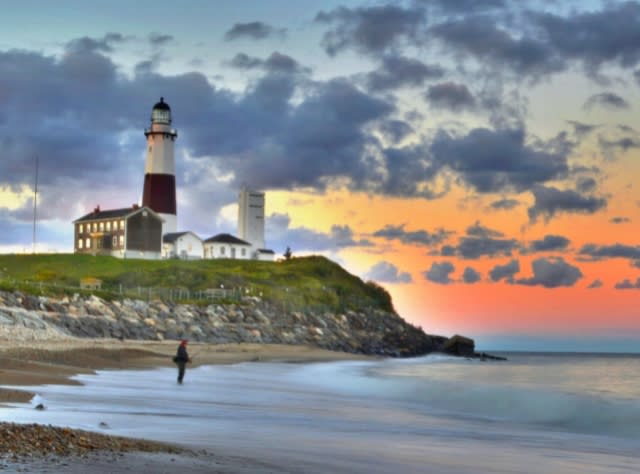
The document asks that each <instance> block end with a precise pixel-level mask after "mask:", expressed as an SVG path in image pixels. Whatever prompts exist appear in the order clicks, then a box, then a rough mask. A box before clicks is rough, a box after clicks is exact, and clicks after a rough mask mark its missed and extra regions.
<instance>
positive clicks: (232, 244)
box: [204, 234, 251, 260]
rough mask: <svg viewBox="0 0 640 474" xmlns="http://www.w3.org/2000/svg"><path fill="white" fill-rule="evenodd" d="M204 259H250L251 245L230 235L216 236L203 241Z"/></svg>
mask: <svg viewBox="0 0 640 474" xmlns="http://www.w3.org/2000/svg"><path fill="white" fill-rule="evenodd" d="M204 258H205V259H214V258H232V259H240V260H248V259H250V258H251V244H250V243H249V242H246V241H244V240H242V239H239V238H238V237H234V236H233V235H231V234H217V235H214V236H213V237H209V238H208V239H206V240H205V241H204Z"/></svg>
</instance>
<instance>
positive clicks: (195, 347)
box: [0, 338, 367, 474]
mask: <svg viewBox="0 0 640 474" xmlns="http://www.w3.org/2000/svg"><path fill="white" fill-rule="evenodd" d="M177 345H178V341H161V342H159V341H130V340H122V341H121V340H116V339H78V338H69V339H65V340H31V341H29V340H10V339H4V340H1V341H0V367H2V369H0V384H2V385H14V386H15V385H17V386H20V385H31V386H32V385H42V384H77V383H78V382H76V381H74V380H71V379H70V377H71V376H73V375H75V374H81V373H92V372H93V371H95V370H100V369H143V368H154V367H173V366H174V364H173V362H172V361H171V358H172V357H173V355H174V354H175V351H176V348H177ZM188 349H189V353H190V355H191V357H192V359H193V361H192V364H190V366H191V367H196V366H199V365H212V364H232V363H238V362H248V361H254V362H257V361H281V362H292V363H298V362H300V363H301V362H314V361H334V360H346V359H364V358H367V357H366V356H359V355H354V354H347V353H342V352H332V351H326V350H322V349H317V348H313V347H308V346H289V345H268V344H205V343H190V344H189V346H188ZM187 370H188V369H187ZM32 397H33V394H32V393H29V392H28V391H22V390H19V389H4V388H0V405H2V404H5V407H6V403H10V402H28V401H29V400H31V398H32ZM5 409H10V408H5ZM0 430H2V431H3V434H4V436H5V437H6V436H7V434H6V433H7V432H8V433H13V434H15V431H16V430H15V426H11V424H8V423H0ZM29 430H31V433H29ZM23 431H25V432H26V433H24V434H23V435H22V437H21V438H19V439H18V441H17V444H18V445H19V449H14V448H7V447H6V446H5V447H3V448H2V449H3V451H2V452H0V460H1V461H0V462H1V464H0V468H1V469H2V470H7V471H9V472H11V470H15V471H20V470H21V469H24V468H28V469H29V470H31V471H35V472H86V469H87V466H89V465H90V466H91V470H92V472H94V473H97V474H100V473H102V472H104V473H107V472H111V473H113V472H140V471H142V470H145V471H147V472H175V470H176V469H179V470H182V469H184V470H187V471H188V472H191V473H205V472H240V473H243V472H257V471H259V472H282V471H281V469H282V466H269V465H268V464H265V463H264V462H262V461H260V460H253V459H240V458H237V457H230V456H225V455H224V453H215V454H214V453H210V452H202V451H200V452H194V451H191V450H189V449H188V447H187V446H169V445H166V444H162V443H153V442H145V441H142V440H138V441H137V443H136V442H131V443H128V442H127V443H116V444H114V443H113V440H111V441H109V438H110V437H108V436H103V435H95V436H93V435H92V434H91V433H84V432H78V431H76V430H66V431H65V432H64V433H63V434H62V435H61V434H60V433H56V436H57V437H60V436H62V437H67V438H68V437H69V436H72V437H75V438H77V439H79V438H80V437H82V438H83V439H84V440H87V441H86V443H85V444H86V446H85V448H86V449H82V450H78V449H76V450H75V451H70V452H64V453H61V452H58V453H56V452H55V451H53V452H52V451H51V450H46V449H44V446H45V445H46V444H47V443H49V444H51V441H47V442H42V443H37V442H35V441H34V439H35V433H36V432H37V433H38V434H39V433H40V431H42V430H40V429H38V427H36V426H34V427H24V428H23ZM49 436H51V435H49ZM113 438H115V437H113ZM134 441H135V440H134ZM14 444H15V443H14Z"/></svg>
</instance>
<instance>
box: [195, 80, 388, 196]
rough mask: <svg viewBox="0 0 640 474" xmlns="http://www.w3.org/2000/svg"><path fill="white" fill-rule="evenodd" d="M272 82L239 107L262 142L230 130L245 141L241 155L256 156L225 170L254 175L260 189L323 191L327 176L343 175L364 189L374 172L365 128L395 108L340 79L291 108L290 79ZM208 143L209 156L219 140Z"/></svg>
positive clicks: (258, 86) (247, 97) (257, 87)
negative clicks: (277, 91) (266, 163)
mask: <svg viewBox="0 0 640 474" xmlns="http://www.w3.org/2000/svg"><path fill="white" fill-rule="evenodd" d="M283 81H284V83H283ZM261 82H264V80H263V81H261ZM270 82H271V83H272V84H271V85H270V86H269V87H268V88H265V87H263V86H264V85H266V84H261V83H259V84H258V85H257V86H256V88H255V90H254V91H253V92H252V93H250V94H248V95H247V96H245V97H244V99H243V101H242V102H241V103H240V104H239V105H241V107H240V108H239V109H240V110H239V111H238V112H241V111H242V109H248V110H247V114H248V115H243V117H244V116H247V117H251V118H252V122H251V123H250V124H249V123H247V125H251V127H252V128H251V129H249V130H247V132H248V134H249V136H252V135H254V136H255V139H256V140H257V141H258V143H255V144H254V143H251V142H250V141H249V142H248V141H247V140H246V138H243V137H242V136H241V134H240V130H234V131H232V132H231V133H232V135H233V136H234V137H238V139H241V140H242V146H241V147H240V149H238V150H236V152H240V151H242V148H244V149H245V150H246V151H247V152H251V156H250V157H249V158H248V159H247V158H243V159H241V160H237V161H227V162H226V163H223V166H230V167H232V169H233V170H234V171H235V173H236V174H237V175H239V176H255V179H256V181H257V182H256V183H255V184H253V186H258V187H278V188H281V187H287V188H291V187H292V186H313V187H319V188H324V186H325V183H326V182H327V178H333V177H343V176H350V177H351V178H352V180H353V184H352V185H353V186H354V187H362V186H365V185H366V180H367V179H368V178H369V177H370V174H371V173H372V172H373V171H372V167H371V165H370V164H369V163H368V162H367V161H366V159H364V158H366V157H364V158H363V154H364V151H365V149H366V148H367V146H369V144H370V137H369V135H368V133H365V130H364V127H365V126H366V125H367V124H369V123H370V122H372V121H375V120H378V119H383V118H385V117H386V116H387V115H388V114H389V113H390V112H391V111H392V110H393V107H392V106H391V105H389V104H388V103H386V102H385V101H383V100H379V99H375V98H372V97H370V96H368V95H366V94H364V93H362V92H360V91H359V90H357V89H356V88H355V87H354V86H353V85H351V84H349V83H347V82H345V81H341V80H332V81H329V82H326V83H321V84H318V85H317V88H316V90H315V92H314V93H313V94H311V95H309V96H308V97H307V98H306V99H305V100H303V101H302V102H300V103H299V104H298V105H296V106H292V105H291V104H290V103H289V100H290V98H291V95H292V93H293V90H294V84H292V82H291V80H290V79H286V78H281V77H280V76H278V77H276V78H272V79H270ZM274 86H275V87H277V88H280V90H281V91H282V93H281V94H280V96H279V98H278V96H276V97H274V96H273V95H272V93H271V91H270V90H269V89H272V88H273V87H274ZM283 86H284V87H283ZM274 99H275V103H274V105H275V106H277V107H278V108H277V109H276V108H272V110H269V109H268V108H267V109H265V108H264V106H263V104H265V103H266V104H268V103H271V102H273V101H274ZM245 120H246V119H245ZM260 127H264V128H263V129H261V128H260ZM206 145H207V147H206V148H204V147H203V152H204V153H207V152H208V153H211V152H212V151H215V148H216V145H217V144H216V141H215V137H211V136H210V137H208V139H207V140H206ZM265 160H268V161H269V163H270V166H269V167H264V166H262V165H261V163H263V162H264V161H265ZM256 169H261V170H262V171H261V173H259V174H258V173H256Z"/></svg>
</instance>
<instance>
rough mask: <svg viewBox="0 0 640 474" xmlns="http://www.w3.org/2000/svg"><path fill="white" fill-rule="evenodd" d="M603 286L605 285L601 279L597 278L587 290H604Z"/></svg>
mask: <svg viewBox="0 0 640 474" xmlns="http://www.w3.org/2000/svg"><path fill="white" fill-rule="evenodd" d="M602 285H603V283H602V280H600V278H597V279H595V280H593V281H592V282H591V283H590V284H589V286H587V288H588V289H590V290H593V289H595V288H602Z"/></svg>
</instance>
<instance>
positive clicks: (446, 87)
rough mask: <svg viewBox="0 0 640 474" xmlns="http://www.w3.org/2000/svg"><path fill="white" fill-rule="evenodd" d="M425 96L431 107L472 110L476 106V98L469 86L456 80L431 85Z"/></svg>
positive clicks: (456, 110)
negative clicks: (457, 82)
mask: <svg viewBox="0 0 640 474" xmlns="http://www.w3.org/2000/svg"><path fill="white" fill-rule="evenodd" d="M425 98H426V99H427V101H428V102H429V105H430V106H431V107H433V108H436V109H446V110H451V111H453V112H459V111H461V110H465V109H466V110H471V109H473V108H475V106H476V100H475V98H474V97H473V94H471V92H470V91H469V89H468V88H467V86H466V85H464V84H456V83H455V82H443V83H441V84H434V85H432V86H429V88H428V89H427V92H426V94H425Z"/></svg>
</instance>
